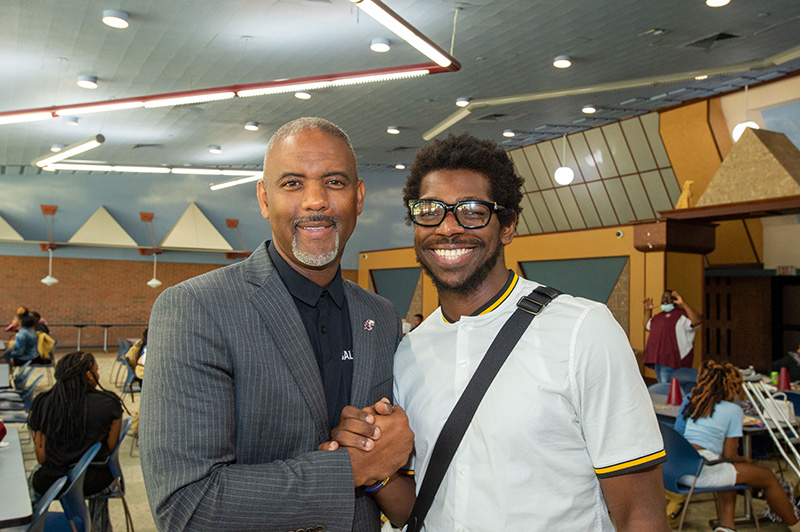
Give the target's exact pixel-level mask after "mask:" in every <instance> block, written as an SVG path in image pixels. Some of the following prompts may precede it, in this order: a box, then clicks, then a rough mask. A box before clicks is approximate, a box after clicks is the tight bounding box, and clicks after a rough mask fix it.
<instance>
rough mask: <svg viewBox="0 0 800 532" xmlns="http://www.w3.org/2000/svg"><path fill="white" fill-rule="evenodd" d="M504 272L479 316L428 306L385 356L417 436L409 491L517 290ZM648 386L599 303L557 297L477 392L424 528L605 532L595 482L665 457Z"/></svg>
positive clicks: (521, 287) (607, 524)
mask: <svg viewBox="0 0 800 532" xmlns="http://www.w3.org/2000/svg"><path fill="white" fill-rule="evenodd" d="M536 286H538V284H537V283H534V282H532V281H528V280H525V279H521V278H519V277H517V276H516V274H512V275H511V276H510V277H509V282H508V283H507V286H506V287H505V288H504V289H503V290H501V292H500V293H499V294H498V296H497V297H496V298H495V300H494V301H492V302H490V303H489V304H488V305H487V306H486V307H485V308H484V309H483V310H482V312H481V313H480V314H479V315H476V316H463V317H462V318H461V319H460V320H459V321H458V322H456V323H449V322H448V321H447V320H446V319H445V318H444V316H443V315H442V311H441V308H439V309H437V310H436V311H435V312H434V313H433V314H431V315H430V316H429V317H428V319H426V320H425V321H424V322H423V323H422V325H420V326H419V327H417V328H416V329H414V330H413V331H412V332H411V333H410V334H408V335H406V337H405V338H404V339H403V341H402V343H401V344H400V346H399V347H398V350H397V354H396V355H395V362H394V378H395V392H394V396H395V399H396V400H397V403H398V404H400V405H401V406H402V407H403V408H405V410H406V412H407V413H408V417H409V421H410V424H411V428H412V429H413V430H414V433H415V435H416V438H415V453H416V456H415V469H416V481H417V490H419V487H420V485H421V484H422V481H423V480H424V478H425V471H426V470H427V468H428V463H429V460H430V454H431V452H432V451H433V446H434V444H435V443H436V438H437V437H438V436H439V432H440V431H441V429H442V426H443V425H444V422H445V420H446V419H447V417H448V415H449V414H450V412H451V411H452V409H453V407H454V406H455V404H456V401H457V400H458V398H459V397H460V395H461V392H462V391H463V390H464V388H465V387H466V386H467V383H468V382H469V380H470V378H471V377H472V374H473V373H474V371H475V369H476V368H477V367H478V364H479V363H480V361H481V359H482V358H483V356H484V354H485V353H486V350H487V348H488V347H489V344H490V343H491V342H492V340H493V339H494V337H495V335H496V334H497V332H498V331H499V330H500V328H501V327H502V325H503V324H504V323H505V322H506V320H507V319H508V317H509V316H510V315H511V313H512V312H514V310H515V309H516V303H517V301H518V300H519V299H520V297H522V296H524V295H527V294H528V293H530V292H531V291H532V290H533V289H534V288H535V287H536ZM663 449H664V448H663V444H662V441H661V434H660V432H659V430H658V424H657V422H656V417H655V414H654V411H653V407H652V404H651V402H650V398H649V395H648V393H647V389H646V388H645V385H644V382H643V380H642V378H641V376H640V374H639V371H638V366H637V363H636V360H635V358H634V355H633V352H632V351H631V348H630V345H629V343H628V339H627V338H626V336H625V333H624V332H623V330H622V329H621V328H620V326H619V325H618V324H617V322H616V321H615V320H614V318H613V317H612V316H611V313H610V312H609V310H608V309H607V308H606V306H605V305H602V304H600V303H595V302H593V301H589V300H586V299H582V298H575V297H572V296H568V295H561V296H559V297H558V298H557V299H556V300H554V301H553V302H552V303H551V304H550V305H548V307H547V309H546V310H545V311H544V312H543V313H542V314H541V315H539V316H537V317H536V318H534V320H533V322H532V323H531V326H530V327H529V328H528V330H527V331H526V332H525V334H524V335H523V336H522V338H521V339H520V342H519V343H518V344H517V346H516V348H515V349H514V351H512V353H511V355H510V356H509V358H508V360H506V362H505V364H504V365H503V367H502V368H501V369H500V372H499V373H498V374H497V376H496V377H495V379H494V381H493V383H492V385H491V387H490V388H489V390H488V391H487V392H486V395H485V396H484V398H483V400H482V401H481V404H480V406H479V407H478V410H477V412H476V414H475V417H474V418H473V420H472V423H471V425H470V427H469V429H468V430H467V432H466V434H465V435H464V439H463V440H462V441H461V445H460V446H459V448H458V451H457V452H456V455H455V456H454V457H453V461H452V463H451V464H450V467H449V468H448V471H447V473H446V474H445V477H444V480H443V481H442V485H441V486H440V488H439V491H438V493H437V495H436V498H435V500H434V502H433V505H432V506H431V509H430V511H429V513H428V516H427V518H426V519H425V524H426V527H425V530H427V531H428V532H440V531H453V532H461V531H464V532H466V531H470V530H481V531H484V530H492V531H494V530H541V531H552V530H580V531H613V530H614V528H613V526H612V524H611V521H610V520H609V518H608V511H607V508H606V505H605V501H604V499H603V494H602V491H601V489H600V483H599V480H598V477H599V476H600V477H607V476H614V475H618V474H624V473H629V472H632V471H636V470H639V469H643V468H645V467H650V466H653V465H656V464H658V463H660V462H663V461H664V460H665V453H664V450H663Z"/></svg>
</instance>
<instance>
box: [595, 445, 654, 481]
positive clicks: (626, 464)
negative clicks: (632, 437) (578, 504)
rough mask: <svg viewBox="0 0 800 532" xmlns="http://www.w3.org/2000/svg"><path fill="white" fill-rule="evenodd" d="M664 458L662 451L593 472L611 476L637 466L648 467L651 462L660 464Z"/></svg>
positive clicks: (596, 469)
mask: <svg viewBox="0 0 800 532" xmlns="http://www.w3.org/2000/svg"><path fill="white" fill-rule="evenodd" d="M666 457H667V453H666V452H665V451H664V450H663V449H662V450H661V451H658V452H655V453H653V454H648V455H647V456H643V457H641V458H637V459H635V460H629V461H627V462H622V463H619V464H614V465H612V466H608V467H601V468H599V469H598V468H595V470H594V472H595V473H596V474H597V475H598V476H613V474H614V473H617V472H619V471H623V470H626V469H632V468H637V466H642V465H650V463H651V462H657V463H661V462H663V461H664V460H662V459H666ZM653 465H655V464H653ZM639 469H641V467H639Z"/></svg>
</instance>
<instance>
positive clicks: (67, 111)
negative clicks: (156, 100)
mask: <svg viewBox="0 0 800 532" xmlns="http://www.w3.org/2000/svg"><path fill="white" fill-rule="evenodd" d="M138 107H144V102H120V103H114V102H113V101H111V102H108V103H100V104H97V105H87V106H84V107H65V108H64V109H59V110H58V111H55V115H56V116H66V115H77V114H80V115H86V114H91V113H104V112H106V111H120V110H122V109H136V108H138Z"/></svg>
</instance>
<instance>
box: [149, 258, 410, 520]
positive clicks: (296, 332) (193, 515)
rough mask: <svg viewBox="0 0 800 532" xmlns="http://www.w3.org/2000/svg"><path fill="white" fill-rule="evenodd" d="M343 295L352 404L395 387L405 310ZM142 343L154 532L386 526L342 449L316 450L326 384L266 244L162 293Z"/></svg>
mask: <svg viewBox="0 0 800 532" xmlns="http://www.w3.org/2000/svg"><path fill="white" fill-rule="evenodd" d="M345 294H346V297H347V302H348V307H349V309H350V320H351V324H352V329H353V357H354V361H353V363H354V367H353V384H352V395H351V403H352V404H354V405H356V406H365V405H369V404H373V403H375V402H376V401H378V400H379V399H380V398H381V397H384V396H385V397H391V393H392V357H393V355H394V351H395V348H396V346H397V343H398V342H399V340H400V338H401V337H402V332H401V328H400V320H399V317H398V315H397V311H396V310H395V309H394V307H393V306H392V305H391V304H390V303H389V302H388V301H387V300H385V299H383V298H381V297H379V296H376V295H375V294H373V293H371V292H367V291H365V290H362V289H361V288H359V287H358V286H357V285H355V284H353V283H350V282H345ZM367 320H373V321H374V327H372V330H367V327H365V322H366V321H367ZM148 340H149V341H148V348H147V350H148V357H147V370H146V377H145V379H144V389H143V393H142V402H141V420H140V427H141V430H140V432H141V440H140V441H141V462H142V469H143V472H144V480H145V486H146V488H147V495H148V498H149V500H150V508H151V509H152V511H153V515H154V517H155V520H156V523H157V525H158V529H159V530H160V531H169V532H174V531H180V530H192V531H210V532H212V531H213V532H222V531H224V532H233V531H240V530H241V531H244V530H258V531H276V532H286V531H288V530H292V531H295V530H298V529H302V530H306V529H309V528H310V529H311V530H314V529H315V528H316V529H317V530H322V528H321V527H324V530H328V531H334V532H336V531H349V530H357V531H367V530H377V529H378V528H379V519H378V516H379V513H378V510H377V508H376V506H375V504H374V503H373V501H372V500H371V498H370V497H369V496H367V495H364V494H363V493H361V492H360V491H359V492H355V490H354V489H353V476H352V471H351V468H350V459H349V456H348V454H347V451H345V450H342V449H340V450H338V451H333V452H331V451H324V452H323V451H317V450H316V449H317V446H318V445H319V444H320V443H322V442H323V441H326V440H328V439H329V435H330V429H331V427H329V426H328V422H327V409H326V406H325V397H324V392H323V388H322V381H321V378H320V375H319V369H318V367H317V363H316V359H315V357H314V353H313V351H312V348H311V344H310V342H309V340H308V336H307V334H306V332H305V329H304V327H303V323H302V321H301V319H300V315H299V314H298V312H297V308H296V307H295V304H294V301H293V299H292V297H291V295H290V294H289V292H288V291H287V290H286V288H285V286H284V285H283V282H282V281H281V279H280V276H279V275H278V273H277V271H276V270H275V269H274V267H273V265H272V262H271V261H270V259H269V256H268V254H267V250H266V243H265V244H262V245H261V246H259V248H258V250H256V251H255V252H254V253H253V254H252V255H251V256H250V257H249V258H248V259H247V260H245V261H243V262H241V263H238V264H234V265H231V266H228V267H226V268H221V269H219V270H215V271H212V272H209V273H207V274H204V275H201V276H199V277H195V278H193V279H189V280H188V281H185V282H183V283H180V284H179V285H177V286H174V287H171V288H168V289H167V290H165V291H164V293H163V294H161V295H160V296H159V298H158V299H157V300H156V302H155V305H154V306H153V310H152V314H151V316H150V331H149V337H148Z"/></svg>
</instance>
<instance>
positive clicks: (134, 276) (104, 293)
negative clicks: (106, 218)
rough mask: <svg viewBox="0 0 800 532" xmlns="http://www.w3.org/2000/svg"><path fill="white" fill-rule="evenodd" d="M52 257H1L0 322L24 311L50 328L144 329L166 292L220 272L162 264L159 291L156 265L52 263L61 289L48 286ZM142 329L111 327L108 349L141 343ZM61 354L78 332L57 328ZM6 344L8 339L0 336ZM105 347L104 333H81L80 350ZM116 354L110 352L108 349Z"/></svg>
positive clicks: (205, 266) (212, 266) (95, 261)
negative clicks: (122, 341)
mask: <svg viewBox="0 0 800 532" xmlns="http://www.w3.org/2000/svg"><path fill="white" fill-rule="evenodd" d="M47 260H48V259H47V257H43V258H38V257H8V256H0V322H2V323H3V324H7V323H8V322H9V321H10V320H11V317H12V315H13V314H14V312H15V310H16V309H17V307H19V306H21V305H22V306H26V307H28V308H29V309H31V310H36V311H38V312H39V313H40V314H41V315H42V316H43V317H44V318H45V319H46V320H47V322H48V323H50V324H58V323H96V324H102V323H106V324H110V323H136V324H144V323H146V322H147V320H148V319H149V317H150V308H151V307H152V305H153V302H154V301H155V299H156V297H158V295H159V294H160V293H161V292H162V291H163V290H164V289H165V288H167V287H169V286H172V285H175V284H177V283H179V282H181V281H183V280H185V279H189V278H190V277H194V276H196V275H200V274H201V273H205V272H208V271H211V270H214V269H216V268H219V267H220V266H219V265H218V264H183V263H170V262H159V263H158V279H159V280H160V281H161V282H162V283H163V284H162V285H161V287H159V288H156V289H155V290H154V289H152V288H150V287H149V286H147V284H146V283H147V281H149V280H150V279H151V278H152V277H153V263H152V262H149V261H123V260H98V259H68V258H59V259H58V260H57V261H54V263H53V276H54V277H56V278H57V279H58V281H59V282H58V283H57V284H55V285H53V286H50V287H48V286H45V285H43V284H42V283H41V282H40V280H41V279H42V278H43V277H44V276H46V275H47ZM142 329H143V327H142V326H141V325H135V326H128V327H111V328H110V329H109V332H108V341H109V346H116V345H117V337H122V338H128V337H131V338H138V337H139V336H140V335H141V332H142ZM51 332H52V335H53V337H54V338H55V339H56V340H59V348H61V347H67V346H74V345H76V342H77V329H76V328H75V327H71V326H62V327H52V328H51ZM0 338H2V339H3V340H4V341H6V340H8V339H9V338H10V334H9V333H0ZM101 345H103V328H102V327H96V326H88V327H85V328H83V330H82V331H81V347H88V346H101ZM109 351H111V349H109Z"/></svg>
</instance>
